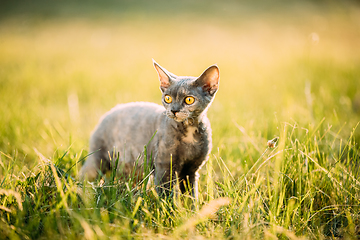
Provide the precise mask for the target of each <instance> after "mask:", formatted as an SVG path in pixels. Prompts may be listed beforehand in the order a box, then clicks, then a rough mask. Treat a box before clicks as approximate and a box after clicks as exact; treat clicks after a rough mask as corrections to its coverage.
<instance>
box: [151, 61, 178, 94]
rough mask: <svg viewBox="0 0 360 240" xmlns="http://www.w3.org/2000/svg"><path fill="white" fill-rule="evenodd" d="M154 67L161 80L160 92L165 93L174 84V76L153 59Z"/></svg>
mask: <svg viewBox="0 0 360 240" xmlns="http://www.w3.org/2000/svg"><path fill="white" fill-rule="evenodd" d="M153 63H154V67H155V69H156V71H157V73H158V75H159V80H160V90H161V91H162V92H164V91H165V90H166V89H167V88H168V87H169V86H170V85H171V84H172V82H173V80H172V77H174V75H173V74H172V73H170V72H168V71H167V70H166V69H165V68H163V67H161V66H160V65H159V64H158V63H157V62H155V60H154V59H153Z"/></svg>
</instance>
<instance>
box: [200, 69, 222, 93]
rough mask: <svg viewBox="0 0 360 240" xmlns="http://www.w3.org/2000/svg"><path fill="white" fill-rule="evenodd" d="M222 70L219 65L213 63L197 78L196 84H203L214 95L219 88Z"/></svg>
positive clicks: (204, 88)
mask: <svg viewBox="0 0 360 240" xmlns="http://www.w3.org/2000/svg"><path fill="white" fill-rule="evenodd" d="M219 80H220V71H219V68H218V66H216V65H212V66H210V67H209V68H208V69H206V70H205V71H204V72H203V73H202V74H201V76H200V77H199V78H198V79H196V80H195V85H196V86H201V87H202V88H203V90H204V91H206V92H208V93H209V94H210V95H214V94H215V93H216V91H217V90H218V88H219Z"/></svg>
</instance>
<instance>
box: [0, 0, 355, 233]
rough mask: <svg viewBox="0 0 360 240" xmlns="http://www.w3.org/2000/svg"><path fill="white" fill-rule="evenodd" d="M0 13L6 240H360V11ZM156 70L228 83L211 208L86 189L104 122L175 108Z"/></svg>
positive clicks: (59, 8)
mask: <svg viewBox="0 0 360 240" xmlns="http://www.w3.org/2000/svg"><path fill="white" fill-rule="evenodd" d="M1 5H2V7H1V8H0V106H1V107H0V239H50V238H53V239H127V238H128V239H145V238H150V239H157V238H161V239H278V238H280V239H358V238H359V237H360V146H359V140H360V126H358V124H359V122H360V5H359V4H358V3H356V2H347V1H344V2H341V3H338V2H336V1H319V2H315V1H314V2H311V1H301V2H300V1H286V2H285V1H284V2H282V1H274V2H271V3H270V2H267V1H258V2H256V3H255V2H253V3H252V2H251V1H235V0H234V1H226V2H223V1H218V2H216V1H205V0H201V1H196V2H194V1H181V2H180V1H179V2H170V1H163V0H156V1H145V0H143V1H136V2H135V1H129V0H126V1H102V2H101V3H100V2H96V1H86V2H84V3H81V2H79V1H59V2H53V3H50V2H46V1H35V2H33V1H32V2H30V1H12V2H6V3H2V4H1ZM152 58H153V59H155V60H156V61H157V62H158V63H159V64H160V65H162V66H164V67H165V68H166V69H168V70H169V71H171V72H173V73H175V74H177V75H191V76H198V75H200V74H201V73H202V72H203V70H205V69H206V68H207V67H208V66H210V65H212V64H217V65H218V66H219V68H220V71H221V80H220V89H219V92H218V93H217V96H216V98H215V101H214V102H213V104H212V106H211V108H210V109H209V112H208V117H209V119H210V121H211V124H212V129H213V150H212V153H211V156H210V159H209V161H208V163H207V165H205V166H204V167H203V168H202V169H201V171H200V173H201V178H200V186H199V187H200V194H199V195H200V197H199V201H198V202H197V203H194V202H192V200H191V198H190V197H189V196H186V195H185V196H174V197H172V198H170V199H161V198H159V197H158V196H157V195H156V192H155V191H154V188H153V186H151V185H150V187H149V186H148V187H146V183H147V181H148V178H147V177H145V176H147V172H144V181H142V182H140V183H138V184H135V183H134V182H133V181H134V179H132V178H129V179H128V180H125V181H119V180H118V179H116V178H114V179H112V180H109V181H108V182H105V183H104V184H103V185H102V186H100V183H99V184H98V183H96V184H94V185H93V186H86V187H84V186H82V183H79V182H78V181H77V174H78V171H79V169H80V167H81V164H82V163H81V162H82V161H83V160H84V159H85V158H86V156H87V154H88V140H89V136H90V134H91V131H92V130H93V129H94V127H95V125H96V124H97V122H98V120H99V118H100V117H101V115H102V114H104V113H105V112H106V111H108V110H109V109H110V108H112V107H113V106H114V105H116V104H118V103H125V102H131V101H149V102H155V103H159V104H160V103H161V100H160V97H161V93H160V90H159V82H158V79H157V75H156V72H155V70H154V68H153V66H152ZM274 137H279V142H278V143H277V145H276V147H275V148H268V147H267V141H268V140H270V139H273V138H274Z"/></svg>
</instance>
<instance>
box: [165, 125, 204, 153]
mask: <svg viewBox="0 0 360 240" xmlns="http://www.w3.org/2000/svg"><path fill="white" fill-rule="evenodd" d="M171 136H172V138H171V139H168V140H167V141H166V143H165V145H167V149H168V150H169V151H170V152H171V154H173V155H177V157H178V158H179V159H183V160H189V159H193V158H199V157H202V156H203V155H206V153H207V152H208V149H209V138H208V130H207V129H206V128H204V126H187V127H183V126H178V127H177V128H173V131H172V133H171Z"/></svg>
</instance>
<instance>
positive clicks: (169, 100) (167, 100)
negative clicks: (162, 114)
mask: <svg viewBox="0 0 360 240" xmlns="http://www.w3.org/2000/svg"><path fill="white" fill-rule="evenodd" d="M164 100H165V102H166V103H171V102H172V98H171V97H170V96H169V95H165V97H164Z"/></svg>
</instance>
